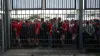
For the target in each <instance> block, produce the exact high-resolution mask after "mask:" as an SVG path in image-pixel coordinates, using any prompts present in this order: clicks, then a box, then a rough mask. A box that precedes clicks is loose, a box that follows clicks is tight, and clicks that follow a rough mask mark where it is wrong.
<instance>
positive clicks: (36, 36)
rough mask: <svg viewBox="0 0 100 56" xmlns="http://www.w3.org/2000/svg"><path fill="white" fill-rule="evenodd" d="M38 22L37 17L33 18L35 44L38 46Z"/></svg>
mask: <svg viewBox="0 0 100 56" xmlns="http://www.w3.org/2000/svg"><path fill="white" fill-rule="evenodd" d="M40 26H41V25H40V22H39V21H38V19H35V39H34V41H35V45H36V46H38V45H39V34H40Z"/></svg>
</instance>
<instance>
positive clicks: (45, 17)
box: [11, 0, 79, 49]
mask: <svg viewBox="0 0 100 56" xmlns="http://www.w3.org/2000/svg"><path fill="white" fill-rule="evenodd" d="M12 4H13V5H12V12H11V23H12V25H11V26H12V29H11V40H12V42H11V47H12V48H16V46H18V47H22V48H30V47H47V48H55V47H56V48H58V47H59V48H60V47H68V49H70V48H73V49H76V43H77V41H76V40H75V38H77V37H78V31H79V29H78V14H77V13H78V10H76V5H77V4H76V0H12ZM16 23H18V24H17V26H15V25H14V24H16ZM13 27H15V28H13ZM17 27H18V28H17Z"/></svg>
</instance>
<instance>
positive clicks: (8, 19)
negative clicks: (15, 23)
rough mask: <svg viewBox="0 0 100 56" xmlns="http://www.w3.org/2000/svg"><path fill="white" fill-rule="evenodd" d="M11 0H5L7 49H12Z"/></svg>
mask: <svg viewBox="0 0 100 56" xmlns="http://www.w3.org/2000/svg"><path fill="white" fill-rule="evenodd" d="M9 3H10V0H5V18H4V23H5V27H6V28H5V40H6V42H5V44H6V45H7V46H6V49H5V50H7V49H10V4H9Z"/></svg>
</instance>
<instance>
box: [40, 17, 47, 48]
mask: <svg viewBox="0 0 100 56" xmlns="http://www.w3.org/2000/svg"><path fill="white" fill-rule="evenodd" d="M47 32H48V28H47V23H46V22H44V18H42V19H41V42H42V46H43V47H46V46H47V43H48V41H47V40H48V35H47Z"/></svg>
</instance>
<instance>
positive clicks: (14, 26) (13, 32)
mask: <svg viewBox="0 0 100 56" xmlns="http://www.w3.org/2000/svg"><path fill="white" fill-rule="evenodd" d="M15 28H16V21H15V20H12V21H11V28H10V29H11V40H12V43H13V44H14V45H15V43H16V41H15V40H16V32H15Z"/></svg>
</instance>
